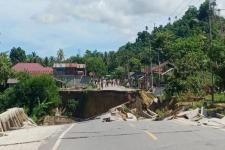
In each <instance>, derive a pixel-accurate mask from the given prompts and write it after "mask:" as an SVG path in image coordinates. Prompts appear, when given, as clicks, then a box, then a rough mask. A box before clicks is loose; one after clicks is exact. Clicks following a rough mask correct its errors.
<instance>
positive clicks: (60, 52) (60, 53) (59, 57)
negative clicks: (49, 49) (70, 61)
mask: <svg viewBox="0 0 225 150" xmlns="http://www.w3.org/2000/svg"><path fill="white" fill-rule="evenodd" d="M64 59H65V58H64V51H63V49H59V50H58V52H57V60H58V61H59V62H62V61H63V60H64Z"/></svg>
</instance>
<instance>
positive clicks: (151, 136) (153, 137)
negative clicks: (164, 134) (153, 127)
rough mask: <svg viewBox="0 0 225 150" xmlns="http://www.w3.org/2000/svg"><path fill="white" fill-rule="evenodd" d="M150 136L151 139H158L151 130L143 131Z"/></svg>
mask: <svg viewBox="0 0 225 150" xmlns="http://www.w3.org/2000/svg"><path fill="white" fill-rule="evenodd" d="M144 132H145V133H146V134H147V135H148V136H149V137H150V138H152V139H153V140H155V141H156V140H158V138H157V137H156V136H155V135H154V134H153V133H151V132H149V131H144Z"/></svg>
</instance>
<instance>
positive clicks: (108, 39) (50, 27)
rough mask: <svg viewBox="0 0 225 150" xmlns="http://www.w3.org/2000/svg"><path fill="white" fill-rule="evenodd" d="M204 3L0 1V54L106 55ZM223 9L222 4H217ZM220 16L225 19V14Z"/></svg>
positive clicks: (194, 0)
mask: <svg viewBox="0 0 225 150" xmlns="http://www.w3.org/2000/svg"><path fill="white" fill-rule="evenodd" d="M203 1H204V0H0V6H1V9H0V33H1V34H0V52H3V51H9V50H10V49H11V48H12V47H21V48H23V49H24V50H26V52H27V54H29V53H31V52H33V51H35V52H36V53H37V54H38V55H40V56H42V57H44V56H55V55H56V53H57V50H58V49H59V48H62V49H64V53H65V56H66V57H69V56H71V55H76V54H81V55H82V54H83V53H84V52H85V50H87V49H89V50H99V51H110V50H118V48H119V47H120V46H122V45H124V44H126V43H127V42H133V41H134V40H135V38H136V37H137V36H136V35H137V33H138V32H139V31H143V30H144V29H145V26H146V25H147V26H149V29H150V30H151V29H152V28H153V26H154V24H155V25H156V26H159V25H161V24H162V25H165V24H167V23H168V18H169V17H171V18H172V20H174V19H175V16H178V18H179V17H181V16H182V15H183V14H184V12H185V11H186V10H187V9H188V7H189V6H191V5H194V6H197V7H198V6H199V5H200V4H201V3H202V2H203ZM217 3H218V8H221V9H222V8H225V0H217ZM221 15H224V16H225V12H223V13H222V14H221Z"/></svg>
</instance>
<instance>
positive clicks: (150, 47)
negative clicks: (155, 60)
mask: <svg viewBox="0 0 225 150" xmlns="http://www.w3.org/2000/svg"><path fill="white" fill-rule="evenodd" d="M154 27H155V25H154ZM146 31H147V32H148V26H146ZM149 51H150V69H151V70H150V71H151V90H152V92H153V88H154V87H153V82H154V79H153V70H152V45H151V37H150V38H149Z"/></svg>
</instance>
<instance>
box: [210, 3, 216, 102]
mask: <svg viewBox="0 0 225 150" xmlns="http://www.w3.org/2000/svg"><path fill="white" fill-rule="evenodd" d="M215 3H216V0H209V42H210V43H209V44H210V45H209V52H210V54H211V55H212V38H213V37H212V22H213V15H214V5H215ZM211 57H212V56H211ZM211 75H212V76H211V78H212V80H211V82H212V83H211V84H212V87H211V94H212V102H214V70H213V60H212V58H211Z"/></svg>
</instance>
